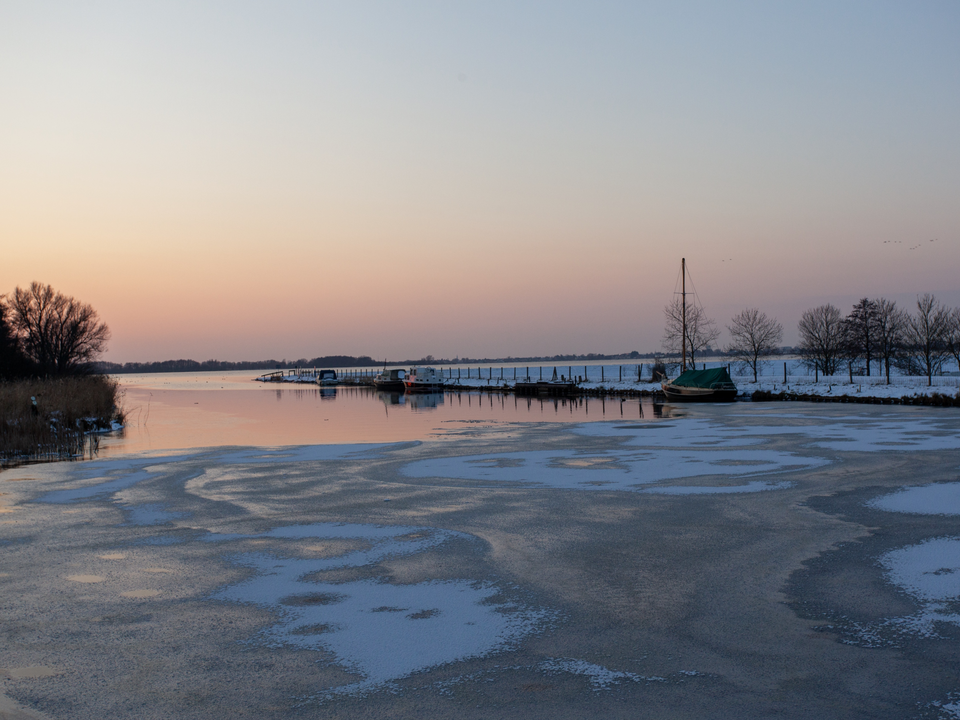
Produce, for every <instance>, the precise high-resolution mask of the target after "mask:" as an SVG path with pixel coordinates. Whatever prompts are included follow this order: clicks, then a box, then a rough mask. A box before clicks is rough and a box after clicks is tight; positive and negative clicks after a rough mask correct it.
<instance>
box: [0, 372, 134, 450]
mask: <svg viewBox="0 0 960 720" xmlns="http://www.w3.org/2000/svg"><path fill="white" fill-rule="evenodd" d="M120 394H121V393H120V388H119V385H118V383H117V382H116V381H115V380H113V379H111V378H109V377H107V376H105V375H87V376H80V377H63V378H54V379H46V380H36V379H31V380H18V381H12V382H4V383H0V462H4V463H7V462H18V461H23V460H47V459H49V460H61V459H67V458H72V457H78V456H83V455H84V453H85V450H86V449H87V446H88V445H89V446H90V448H89V449H90V450H91V451H93V450H94V449H95V445H96V444H97V442H96V433H97V432H102V431H104V430H109V429H110V428H111V427H112V424H113V422H114V421H118V422H122V421H123V418H122V412H121V410H120ZM34 399H35V400H36V402H34Z"/></svg>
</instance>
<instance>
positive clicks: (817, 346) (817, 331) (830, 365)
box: [797, 303, 843, 375]
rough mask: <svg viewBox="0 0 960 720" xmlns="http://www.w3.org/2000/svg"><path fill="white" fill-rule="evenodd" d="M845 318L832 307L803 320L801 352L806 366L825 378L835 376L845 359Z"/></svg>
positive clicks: (817, 309)
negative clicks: (843, 324) (843, 325)
mask: <svg viewBox="0 0 960 720" xmlns="http://www.w3.org/2000/svg"><path fill="white" fill-rule="evenodd" d="M842 323H843V318H842V316H841V315H840V310H838V309H837V308H836V307H834V306H833V305H830V304H829V303H828V304H827V305H821V306H819V307H815V308H813V309H812V310H805V311H804V313H803V315H802V316H801V317H800V323H799V324H798V326H797V327H798V329H799V330H800V351H801V353H802V354H803V357H804V363H806V364H807V365H808V366H809V367H811V368H814V369H817V370H819V371H820V373H821V374H823V375H835V374H836V372H837V370H839V369H840V361H841V360H842V359H843V328H842Z"/></svg>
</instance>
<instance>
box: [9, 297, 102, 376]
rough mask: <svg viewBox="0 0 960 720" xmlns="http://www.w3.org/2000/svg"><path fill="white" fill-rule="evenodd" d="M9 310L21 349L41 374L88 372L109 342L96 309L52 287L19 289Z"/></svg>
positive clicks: (12, 299) (11, 301)
mask: <svg viewBox="0 0 960 720" xmlns="http://www.w3.org/2000/svg"><path fill="white" fill-rule="evenodd" d="M10 311H11V312H10V315H11V317H10V322H11V324H12V326H13V329H14V331H15V332H16V334H17V337H18V341H19V344H20V348H21V349H22V351H23V354H24V355H25V356H26V357H27V359H28V360H29V361H30V362H31V363H32V364H33V365H34V366H35V368H36V372H38V373H39V374H41V375H64V374H70V373H80V372H86V371H87V370H88V369H89V365H90V363H91V362H92V361H93V360H95V359H96V357H97V356H98V355H99V354H100V353H101V352H103V351H104V349H106V346H107V340H109V339H110V330H109V329H108V328H107V326H106V324H105V323H102V322H100V317H99V316H98V315H97V311H96V310H94V309H93V308H92V307H91V306H90V305H86V304H84V303H81V302H80V301H78V300H75V299H74V298H72V297H68V296H66V295H63V294H62V293H59V292H57V291H56V290H54V289H53V288H52V287H50V286H49V285H42V284H40V283H37V282H34V283H31V284H30V287H29V288H27V289H26V290H24V289H23V288H19V287H18V288H17V289H16V290H14V293H13V297H12V298H11V300H10Z"/></svg>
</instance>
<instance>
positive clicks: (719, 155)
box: [0, 0, 960, 362]
mask: <svg viewBox="0 0 960 720" xmlns="http://www.w3.org/2000/svg"><path fill="white" fill-rule="evenodd" d="M958 38H960V3H956V2H954V1H953V0H948V1H943V2H937V1H933V0H931V1H929V2H922V3H903V2H883V1H878V0H870V1H869V2H856V1H850V2H835V0H834V1H830V2H818V1H810V2H807V1H805V2H777V3H770V2H760V1H758V2H736V1H724V2H693V1H690V2H676V3H663V2H657V3H653V2H650V3H647V2H639V1H638V2H602V1H601V2H590V3H586V2H579V3H572V2H557V1H553V0H551V1H550V2H524V1H522V0H521V1H515V2H499V1H496V0H494V1H489V0H485V1H484V2H469V1H465V2H456V3H450V2H440V1H439V0H437V1H436V2H419V1H416V0H406V1H404V2H370V1H367V0H356V1H351V2H349V3H344V2H340V3H326V2H290V1H284V0H278V1H277V2H270V3H252V2H243V1H236V0H231V1H230V2H227V1H223V2H204V1H203V0H190V2H177V1H176V0H164V1H163V2H149V1H145V2H138V3H126V2H83V3H74V2H62V3H57V2H26V1H23V2H18V1H14V0H0V293H10V292H12V291H13V289H14V288H15V287H18V286H19V287H25V286H27V285H28V284H29V283H30V282H32V281H39V282H42V283H48V284H50V285H52V286H53V287H54V288H56V289H57V290H60V291H61V292H64V293H66V294H68V295H72V296H74V297H76V298H78V299H80V300H82V301H83V302H86V303H89V304H91V305H92V306H93V307H94V308H96V309H97V310H98V312H99V313H100V316H101V318H102V319H103V320H104V321H105V322H106V323H107V324H108V325H109V327H110V329H111V332H112V339H111V341H110V345H109V350H108V352H107V353H106V355H105V359H107V360H111V361H114V362H127V361H150V360H165V359H175V358H192V359H195V360H206V359H219V360H259V359H267V358H274V359H278V360H279V359H288V360H293V359H296V358H312V357H316V356H321V355H333V354H347V355H370V356H372V357H375V358H390V359H408V358H409V359H415V358H420V357H424V356H426V355H428V354H429V355H433V356H435V357H438V358H439V357H443V358H452V357H506V356H514V357H522V356H533V355H554V354H566V353H578V354H580V353H589V352H595V353H620V352H630V351H632V350H638V351H640V352H643V353H646V352H654V351H657V350H659V349H660V347H661V336H662V333H663V325H664V317H663V308H664V306H665V305H667V304H668V303H669V302H671V301H672V300H673V298H674V292H675V289H676V284H677V277H678V273H679V266H680V259H681V258H682V257H685V258H686V259H687V264H688V267H689V270H690V273H691V277H692V280H693V283H694V285H695V287H696V290H697V293H698V297H699V301H700V302H701V303H702V305H703V306H704V309H705V311H706V314H707V315H708V316H709V317H712V318H714V319H715V321H716V322H717V325H718V326H719V327H720V328H721V329H724V327H725V325H727V324H729V323H730V318H731V317H732V316H733V315H734V314H736V313H737V312H739V311H740V310H742V309H744V308H748V307H757V308H759V309H761V310H762V311H763V312H765V313H767V314H768V315H772V316H774V317H776V318H777V319H778V320H779V321H780V322H781V323H782V324H783V326H784V342H785V343H787V344H793V343H795V342H796V341H797V330H796V325H797V321H798V320H799V318H800V315H801V313H802V312H803V311H804V310H805V309H808V308H811V307H815V306H817V305H822V304H824V303H828V302H830V303H833V304H835V305H837V306H838V307H840V308H841V310H843V311H844V312H846V311H848V310H849V309H850V307H851V306H852V305H853V303H854V302H856V301H857V300H858V299H859V298H861V297H880V296H883V297H888V298H891V299H895V300H897V301H898V302H899V303H901V304H904V305H905V306H908V305H909V304H911V303H913V302H914V301H915V298H916V296H917V294H922V293H928V292H929V293H934V294H935V295H936V296H937V297H938V298H939V299H941V300H942V301H943V302H944V303H946V304H948V305H950V306H957V305H960V281H958V279H957V278H958V268H960V209H958V208H960V202H958V198H960V135H958V131H957V129H958V128H960V42H958V40H957V39H958ZM727 339H728V335H727V333H726V332H724V333H723V335H722V336H721V339H720V344H721V345H722V344H723V343H724V342H725V341H727Z"/></svg>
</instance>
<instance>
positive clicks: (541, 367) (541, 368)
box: [540, 365, 543, 380]
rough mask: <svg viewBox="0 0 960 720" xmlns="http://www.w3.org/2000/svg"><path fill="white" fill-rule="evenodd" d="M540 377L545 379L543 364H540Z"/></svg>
mask: <svg viewBox="0 0 960 720" xmlns="http://www.w3.org/2000/svg"><path fill="white" fill-rule="evenodd" d="M540 379H541V380H543V365H541V366H540Z"/></svg>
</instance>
